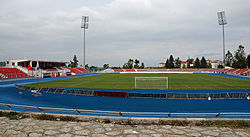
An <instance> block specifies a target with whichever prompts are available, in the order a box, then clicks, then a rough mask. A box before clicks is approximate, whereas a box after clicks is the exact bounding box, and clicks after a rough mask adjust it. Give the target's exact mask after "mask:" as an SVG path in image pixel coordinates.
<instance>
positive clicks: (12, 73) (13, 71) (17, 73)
mask: <svg viewBox="0 0 250 137" xmlns="http://www.w3.org/2000/svg"><path fill="white" fill-rule="evenodd" d="M0 73H1V74H3V75H4V76H5V77H7V78H20V77H29V75H27V74H26V73H24V72H23V71H21V70H19V69H17V68H0Z"/></svg>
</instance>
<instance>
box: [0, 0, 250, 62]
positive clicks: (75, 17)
mask: <svg viewBox="0 0 250 137" xmlns="http://www.w3.org/2000/svg"><path fill="white" fill-rule="evenodd" d="M218 11H225V12H226V17H227V21H228V24H227V25H226V26H225V34H226V50H230V51H235V50H236V49H237V47H238V45H240V44H241V45H243V46H244V47H245V52H246V53H247V54H249V53H250V1H249V0H71V1H70V0H1V1H0V61H4V60H9V59H24V58H29V59H39V60H52V61H70V60H72V58H73V55H77V57H78V59H79V61H80V64H82V50H83V30H81V28H80V25H81V17H82V16H83V15H88V16H89V29H88V30H86V53H87V54H86V63H87V64H89V65H97V66H102V65H103V64H104V63H108V64H110V66H122V65H123V63H125V62H126V61H127V60H128V59H130V58H132V59H139V60H140V61H142V62H144V63H145V65H146V66H156V65H157V64H158V63H160V62H165V60H166V59H167V58H168V57H169V55H170V54H173V55H174V57H175V58H176V57H180V58H181V60H186V59H187V58H188V57H192V58H196V57H199V58H201V57H202V56H205V58H206V59H212V60H215V59H222V28H221V26H219V25H218V21H217V12H218Z"/></svg>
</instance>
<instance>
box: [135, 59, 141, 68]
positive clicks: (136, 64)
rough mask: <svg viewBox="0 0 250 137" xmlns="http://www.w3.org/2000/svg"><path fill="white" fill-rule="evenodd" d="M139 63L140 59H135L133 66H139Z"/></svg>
mask: <svg viewBox="0 0 250 137" xmlns="http://www.w3.org/2000/svg"><path fill="white" fill-rule="evenodd" d="M139 63H140V61H139V60H138V59H135V65H134V68H136V69H137V68H139Z"/></svg>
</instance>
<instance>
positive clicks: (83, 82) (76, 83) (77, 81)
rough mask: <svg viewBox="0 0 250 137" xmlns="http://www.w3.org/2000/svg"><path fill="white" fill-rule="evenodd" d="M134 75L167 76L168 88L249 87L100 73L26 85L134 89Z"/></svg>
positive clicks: (192, 77) (210, 79) (201, 77)
mask: <svg viewBox="0 0 250 137" xmlns="http://www.w3.org/2000/svg"><path fill="white" fill-rule="evenodd" d="M135 77H168V79H169V89H250V80H244V79H237V78H229V77H222V76H214V75H206V74H102V75H94V76H87V77H80V78H72V79H65V80H57V81H50V82H42V83H35V84H28V85H27V86H33V87H53V88H96V89H134V85H135V84H134V81H135V80H134V79H135ZM145 87H146V86H145ZM152 89H161V87H159V88H155V87H153V88H152Z"/></svg>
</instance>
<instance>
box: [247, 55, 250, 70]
mask: <svg viewBox="0 0 250 137" xmlns="http://www.w3.org/2000/svg"><path fill="white" fill-rule="evenodd" d="M247 66H248V68H250V54H249V55H248V56H247Z"/></svg>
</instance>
